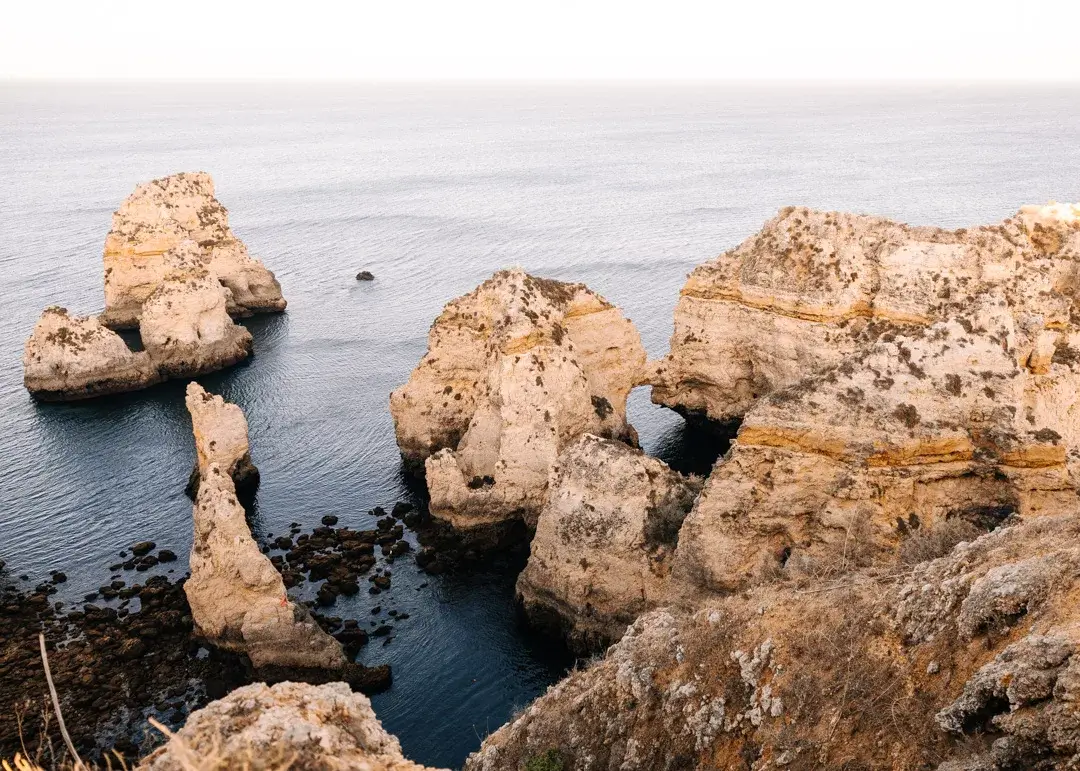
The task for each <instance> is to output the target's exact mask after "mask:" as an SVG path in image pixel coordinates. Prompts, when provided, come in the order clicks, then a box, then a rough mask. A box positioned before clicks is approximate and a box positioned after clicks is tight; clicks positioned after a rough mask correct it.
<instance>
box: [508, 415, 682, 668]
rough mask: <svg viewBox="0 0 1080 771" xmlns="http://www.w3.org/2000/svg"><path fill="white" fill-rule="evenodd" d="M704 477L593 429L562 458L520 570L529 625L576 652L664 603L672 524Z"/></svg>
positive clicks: (674, 538)
mask: <svg viewBox="0 0 1080 771" xmlns="http://www.w3.org/2000/svg"><path fill="white" fill-rule="evenodd" d="M700 489H701V482H700V480H698V479H696V478H686V477H683V476H682V475H681V474H679V473H678V472H676V471H672V470H671V469H669V468H668V467H667V466H666V465H664V464H663V463H662V462H661V461H659V460H656V459H655V458H650V457H648V456H647V455H645V454H644V453H642V452H641V451H640V450H636V449H632V448H630V447H628V446H627V445H625V444H623V443H621V442H617V441H612V440H607V439H601V438H599V437H596V436H592V435H590V434H586V435H585V436H583V437H581V438H579V439H577V440H576V441H574V442H572V443H571V444H570V445H568V446H567V447H566V448H565V449H564V450H563V452H562V454H561V455H560V456H559V462H558V465H557V467H556V469H555V470H554V472H553V478H552V481H551V484H550V486H549V489H548V498H547V502H546V504H545V505H544V508H543V509H542V510H541V512H540V517H539V520H538V521H537V525H536V535H535V536H534V538H533V540H532V546H531V551H530V555H529V562H528V564H527V566H526V567H525V570H524V571H523V572H522V573H521V575H520V576H519V577H518V582H517V594H518V600H519V602H520V603H521V604H522V606H523V607H524V610H525V612H526V615H527V616H528V618H529V621H530V623H531V624H532V625H533V626H536V627H540V628H547V629H549V630H551V631H555V632H557V633H559V634H561V635H562V636H563V637H564V638H566V640H567V641H568V642H569V644H570V646H571V647H572V648H574V649H575V650H577V651H579V652H586V651H590V650H595V649H596V648H598V647H602V646H606V645H608V644H610V643H612V642H614V641H615V640H618V639H619V637H621V636H622V634H623V632H624V631H625V630H626V627H627V625H628V624H630V623H632V622H633V621H634V619H636V618H637V617H638V616H639V615H640V614H641V613H643V612H644V611H646V610H650V609H652V608H654V607H656V606H657V605H658V604H659V603H661V602H662V601H663V598H664V596H665V593H666V591H667V588H668V578H669V574H670V569H671V558H672V556H673V555H674V553H675V546H676V543H677V542H678V537H679V529H680V528H681V526H682V522H683V519H684V518H685V517H686V514H687V512H688V511H689V510H690V507H691V506H692V505H693V503H694V499H695V498H696V496H697V493H698V491H699V490H700Z"/></svg>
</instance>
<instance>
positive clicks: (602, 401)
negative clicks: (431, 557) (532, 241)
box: [390, 270, 645, 531]
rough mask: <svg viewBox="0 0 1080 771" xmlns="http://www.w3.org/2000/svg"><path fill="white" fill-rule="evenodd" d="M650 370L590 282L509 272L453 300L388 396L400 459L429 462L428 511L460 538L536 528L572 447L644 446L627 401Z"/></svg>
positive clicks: (632, 336)
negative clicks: (611, 441)
mask: <svg viewBox="0 0 1080 771" xmlns="http://www.w3.org/2000/svg"><path fill="white" fill-rule="evenodd" d="M644 364H645V351H644V349H643V348H642V345H641V338H640V336H639V335H638V333H637V330H636V329H635V328H634V326H633V324H632V323H631V322H630V321H629V320H627V319H626V318H624V317H623V316H622V314H621V313H620V312H619V310H618V309H617V308H616V307H615V306H613V305H611V304H610V303H608V302H607V301H606V300H604V299H603V298H602V297H600V296H599V295H597V294H596V293H594V292H592V291H590V290H589V289H588V288H587V287H585V286H584V285H583V284H566V283H562V282H559V281H552V280H549V279H538V278H535V277H533V276H530V275H528V274H526V273H524V272H523V271H521V270H512V271H500V272H499V273H496V274H495V275H494V276H493V277H492V278H491V279H489V280H488V281H485V282H484V283H483V284H481V285H480V286H479V287H478V288H477V289H476V290H474V291H473V292H471V293H469V294H467V295H465V296H464V297H461V298H459V299H457V300H454V301H453V302H451V303H449V304H448V305H447V306H446V308H445V309H444V310H443V312H442V314H440V316H439V317H438V318H437V319H436V320H435V323H434V324H433V325H432V328H431V333H430V335H429V339H428V351H427V353H426V354H425V355H424V358H423V359H422V360H421V362H420V364H419V365H418V366H417V368H416V369H415V370H414V371H413V373H412V376H411V377H410V379H409V382H408V383H406V384H405V385H404V386H402V387H401V388H399V389H398V390H396V391H395V392H394V393H393V394H392V395H391V397H390V408H391V412H392V413H393V416H394V425H395V429H396V431H397V437H398V445H399V447H400V448H401V452H402V455H403V457H404V458H405V459H406V460H407V461H410V462H412V463H414V464H418V463H420V462H424V463H425V471H426V477H427V486H428V491H429V493H430V495H431V505H430V508H431V513H432V514H433V515H434V516H435V517H436V518H437V519H440V520H442V521H444V522H447V523H449V524H450V525H451V526H453V527H454V528H455V529H457V530H459V531H469V530H476V529H482V528H485V527H488V526H491V525H498V524H500V523H505V522H508V521H525V522H526V523H527V524H529V525H533V524H535V520H536V516H537V513H538V512H539V509H540V507H541V506H542V505H543V500H544V493H545V490H546V488H547V483H548V476H549V474H550V472H551V469H552V467H553V466H554V465H555V461H556V458H557V457H558V454H559V452H560V450H561V449H562V448H563V447H564V446H566V444H567V443H569V442H570V441H572V440H573V439H575V438H576V437H578V436H581V435H582V434H585V433H592V434H596V435H600V436H607V437H614V438H622V439H627V440H629V441H636V439H635V435H634V431H633V428H632V427H631V426H630V425H629V424H628V423H627V422H626V397H627V395H628V394H629V392H630V389H631V388H633V387H634V386H635V385H637V384H638V382H639V381H640V379H641V377H642V374H643V367H644Z"/></svg>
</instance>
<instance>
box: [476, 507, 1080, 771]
mask: <svg viewBox="0 0 1080 771" xmlns="http://www.w3.org/2000/svg"><path fill="white" fill-rule="evenodd" d="M1078 535H1080V517H1078V516H1077V513H1076V511H1072V512H1070V513H1069V514H1067V515H1062V516H1048V517H1044V518H1038V519H1033V520H1031V521H1027V522H1022V523H1019V524H1016V525H1013V526H1009V527H1004V528H1001V529H999V530H998V531H995V532H993V533H991V534H988V535H984V536H982V537H980V538H978V539H977V540H974V541H965V542H961V543H960V544H958V545H956V546H955V547H953V548H952V549H951V551H949V552H948V553H947V554H946V556H944V557H940V558H937V559H932V560H928V561H925V562H922V563H920V564H917V565H914V566H905V567H904V569H902V570H896V571H891V572H890V571H884V570H883V569H881V568H877V569H875V570H861V571H854V572H852V573H851V574H850V575H849V576H848V577H847V580H845V581H844V582H840V583H836V582H824V583H821V582H815V581H812V580H810V579H806V580H803V581H798V582H797V581H780V582H778V583H772V584H769V585H763V586H759V587H757V588H755V589H752V590H750V591H748V592H746V593H744V594H735V595H729V596H727V597H723V598H714V599H712V600H710V601H708V602H706V603H705V604H703V605H702V606H700V607H699V609H698V610H696V611H694V612H690V613H680V612H675V611H671V610H656V611H653V612H650V613H647V614H646V615H644V616H642V617H641V618H640V619H639V620H638V621H637V622H635V624H634V625H633V627H632V628H631V629H630V630H629V631H628V632H627V634H626V636H624V637H623V639H622V640H621V641H620V642H619V643H617V644H616V645H615V646H613V647H612V648H611V649H610V650H609V651H608V652H607V655H606V656H605V658H604V659H603V660H602V661H600V662H598V663H597V664H595V665H593V666H591V667H589V668H588V669H585V670H584V671H578V672H574V673H572V674H571V675H570V676H569V677H567V678H566V679H565V680H564V681H562V682H561V683H559V684H558V685H556V686H555V687H554V688H552V689H551V690H549V691H548V693H547V694H545V695H544V696H542V697H540V698H539V699H538V700H537V701H536V702H534V703H533V704H532V705H531V706H530V707H529V708H528V709H526V710H525V712H524V713H522V715H521V716H520V717H518V718H517V719H515V720H514V721H513V722H511V723H509V724H507V725H505V726H503V727H502V728H501V729H499V730H498V731H496V732H495V733H494V734H492V735H491V736H489V737H488V738H487V739H486V740H485V741H484V743H483V745H482V747H481V749H480V750H479V751H478V752H477V753H475V754H474V755H473V756H471V757H470V759H469V761H468V762H467V764H466V770H467V771H497V770H501V769H506V768H522V767H524V765H525V764H527V763H528V762H529V761H530V760H533V759H536V758H546V757H556V758H558V759H559V760H561V762H562V763H563V766H562V767H564V768H567V769H575V771H591V770H596V771H599V770H600V769H604V770H605V771H606V770H607V769H612V768H620V769H628V770H639V769H640V770H642V771H644V769H676V768H754V769H759V768H773V767H783V768H789V769H797V770H800V771H801V770H803V769H805V770H806V771H809V770H810V769H819V768H841V767H850V768H875V769H877V768H885V769H897V770H899V769H910V768H938V769H940V771H946V770H948V771H959V770H960V769H1006V768H1045V769H1066V768H1071V767H1072V766H1073V765H1075V764H1076V763H1077V761H1080V713H1078V712H1077V709H1076V693H1075V692H1076V690H1077V683H1078V682H1080V680H1078V679H1077V673H1078V672H1080V658H1078V656H1077V655H1076V652H1077V645H1078V643H1080V625H1078V624H1077V621H1078V619H1077V611H1076V608H1077V605H1076V603H1075V597H1076V595H1077V592H1078V591H1080V572H1078V570H1077V566H1078V565H1080V562H1078V560H1080V549H1078V547H1077V546H1076V544H1077V543H1078V541H1077V536H1078ZM957 739H961V740H962V741H956V740H957Z"/></svg>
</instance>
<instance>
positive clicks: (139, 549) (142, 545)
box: [120, 541, 157, 557]
mask: <svg viewBox="0 0 1080 771" xmlns="http://www.w3.org/2000/svg"><path fill="white" fill-rule="evenodd" d="M156 546H157V544H156V543H154V542H153V541H139V542H138V543H137V544H134V545H133V546H132V547H131V553H132V554H134V555H135V556H136V557H142V556H144V555H146V554H149V553H150V552H152V551H153V550H154V548H155V547H156ZM120 556H123V553H121V555H120Z"/></svg>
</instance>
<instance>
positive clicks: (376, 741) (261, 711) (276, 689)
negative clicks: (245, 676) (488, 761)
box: [137, 683, 437, 771]
mask: <svg viewBox="0 0 1080 771" xmlns="http://www.w3.org/2000/svg"><path fill="white" fill-rule="evenodd" d="M285 767H288V768H305V769H358V771H437V770H436V769H427V768H425V767H424V766H420V765H417V764H416V763H412V762H411V761H409V760H406V759H405V758H404V757H403V756H402V754H401V745H400V744H399V743H398V740H397V739H396V738H395V737H394V736H393V735H392V734H389V733H387V732H386V730H385V729H384V728H383V727H382V724H381V723H380V722H379V720H378V718H376V717H375V713H374V711H372V709H371V702H369V701H368V699H367V697H365V696H363V695H361V694H357V693H351V692H350V691H349V688H348V686H346V685H345V684H343V683H330V684H327V685H322V686H312V685H304V684H302V683H279V684H278V685H275V686H273V687H268V686H266V685H264V684H262V683H257V684H255V685H248V686H245V687H243V688H238V689H237V690H235V691H233V692H232V693H230V694H229V695H228V696H226V697H225V698H223V699H220V700H218V701H215V702H212V703H210V704H208V705H207V706H205V707H203V708H202V709H200V710H198V711H197V712H194V713H192V715H191V717H189V718H188V721H187V724H186V725H185V726H184V727H183V728H182V729H181V730H180V731H179V732H178V733H177V734H175V735H174V736H172V737H170V740H169V742H168V743H167V744H165V745H164V746H163V747H161V748H159V749H158V750H157V751H155V752H154V753H153V754H151V755H150V756H148V757H147V758H145V759H144V760H143V761H142V763H140V764H139V766H138V767H137V768H138V769H140V770H141V771H190V769H193V768H285Z"/></svg>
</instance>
